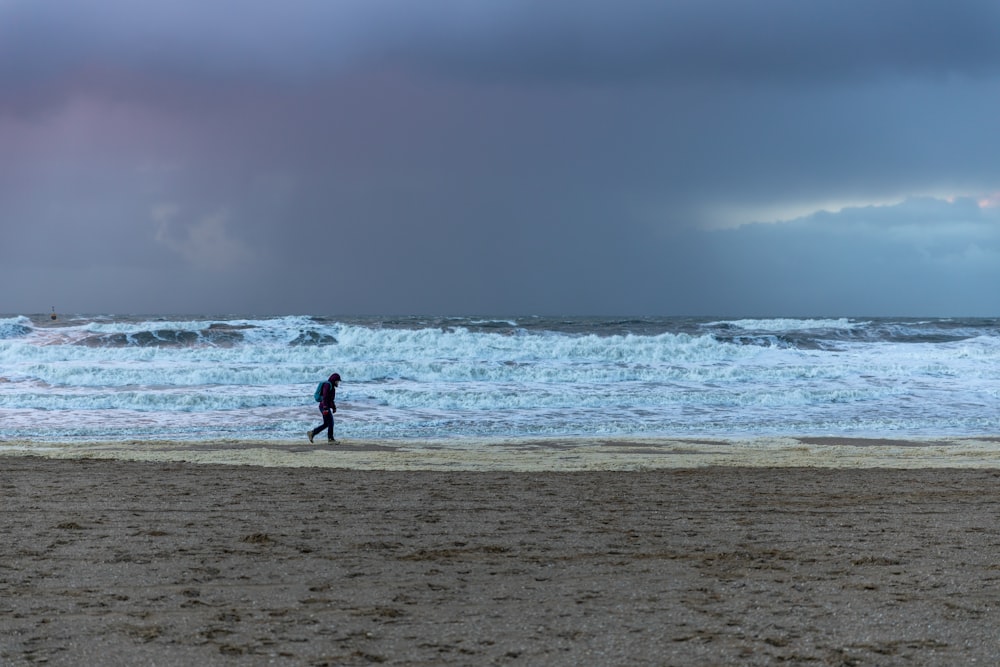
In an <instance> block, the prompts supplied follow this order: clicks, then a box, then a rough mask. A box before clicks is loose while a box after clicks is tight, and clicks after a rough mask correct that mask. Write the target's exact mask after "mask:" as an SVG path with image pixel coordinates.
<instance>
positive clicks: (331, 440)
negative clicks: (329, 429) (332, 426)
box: [326, 438, 337, 445]
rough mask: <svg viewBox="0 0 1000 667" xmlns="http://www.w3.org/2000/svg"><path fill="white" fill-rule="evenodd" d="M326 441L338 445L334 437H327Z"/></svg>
mask: <svg viewBox="0 0 1000 667" xmlns="http://www.w3.org/2000/svg"><path fill="white" fill-rule="evenodd" d="M326 441H327V443H329V444H331V445H336V444H337V440H334V439H333V438H327V439H326Z"/></svg>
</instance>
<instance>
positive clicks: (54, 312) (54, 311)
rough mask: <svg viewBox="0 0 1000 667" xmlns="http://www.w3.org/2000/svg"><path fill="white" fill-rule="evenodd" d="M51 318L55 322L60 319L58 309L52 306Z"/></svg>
mask: <svg viewBox="0 0 1000 667" xmlns="http://www.w3.org/2000/svg"><path fill="white" fill-rule="evenodd" d="M50 317H51V318H52V319H53V320H58V319H59V317H57V316H56V307H55V306H52V315H50Z"/></svg>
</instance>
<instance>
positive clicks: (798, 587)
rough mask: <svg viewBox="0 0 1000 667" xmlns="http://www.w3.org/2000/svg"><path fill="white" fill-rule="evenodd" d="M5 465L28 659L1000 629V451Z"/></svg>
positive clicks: (904, 660) (838, 651) (609, 653)
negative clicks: (861, 461) (508, 464)
mask: <svg viewBox="0 0 1000 667" xmlns="http://www.w3.org/2000/svg"><path fill="white" fill-rule="evenodd" d="M0 465H2V468H0V470H2V474H0V498H2V502H3V504H4V508H5V511H4V512H2V513H0V531H2V532H3V534H4V535H5V548H4V549H3V550H0V571H2V572H3V573H4V576H3V577H0V611H2V613H0V662H2V663H3V664H10V665H29V664H36V663H38V662H46V663H47V664H50V665H75V664H80V663H81V662H87V661H90V662H94V663H95V664H96V663H104V664H126V663H128V664H153V663H155V664H158V665H165V666H167V667H171V666H174V665H178V666H179V665H187V664H204V665H210V666H211V665H233V664H241V665H242V664H250V665H264V664H276V665H289V666H291V665H299V664H316V665H319V664H347V665H352V664H357V665H363V664H390V665H421V664H439V665H467V664H500V665H506V664H509V665H517V664H547V665H555V666H557V667H558V666H562V665H566V666H569V665H574V666H575V665H579V664H609V665H613V664H622V665H624V664H629V665H663V664H685V665H694V666H702V665H704V666H706V667H707V666H708V665H718V664H741V665H750V666H755V665H773V664H781V663H784V664H850V665H856V666H865V665H903V664H921V665H942V666H943V665H954V664H972V663H974V662H976V663H978V664H990V663H991V662H992V661H993V660H994V659H995V657H996V655H998V654H1000V636H998V635H997V633H996V631H995V629H996V627H998V623H1000V607H998V606H997V605H996V600H997V599H998V597H1000V568H998V566H997V564H996V544H997V542H998V539H1000V534H998V529H997V527H996V516H997V513H998V511H1000V495H998V491H997V489H998V485H1000V471H996V470H989V469H909V470H891V469H878V470H876V469H847V468H841V469H825V468H763V467H756V468H738V467H707V468H699V469H673V470H671V469H660V470H645V471H634V472H628V471H620V470H612V471H596V472H587V471H562V472H524V473H511V472H509V471H482V472H461V471H374V470H372V471H360V470H343V469H333V468H287V467H286V468H282V467H277V468H263V467H260V466H248V465H240V466H226V465H212V464H191V463H178V462H127V461H114V460H93V459H83V460H80V459H77V460H59V459H47V458H40V457H31V456H11V457H4V458H2V459H0Z"/></svg>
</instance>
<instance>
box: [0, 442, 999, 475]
mask: <svg viewBox="0 0 1000 667" xmlns="http://www.w3.org/2000/svg"><path fill="white" fill-rule="evenodd" d="M18 456H41V457H44V458H51V459H109V460H122V461H148V462H161V463H167V462H177V463H198V464H219V465H246V466H258V467H268V468H284V467H292V468H302V467H309V468H346V469H351V470H387V471H388V470H399V471H406V470H410V471H418V470H448V471H466V472H472V471H490V470H492V471H501V470H503V471H511V472H542V471H584V470H657V469H682V468H704V467H746V468H756V467H765V468H768V467H776V468H781V467H807V468H845V469H848V468H1000V436H997V435H981V436H968V437H950V436H949V437H925V438H890V437H853V436H846V437H842V436H785V437H756V438H745V439H739V438H638V437H620V438H602V437H572V438H517V439H515V438H507V439H496V438H494V439H479V440H473V439H451V440H447V439H442V440H420V441H410V440H407V441H398V440H378V441H376V440H357V439H350V438H346V439H342V440H340V441H339V442H338V443H337V444H335V445H328V444H326V443H315V444H311V443H308V442H306V441H305V438H303V439H302V440H301V441H300V440H294V441H280V440H274V441H269V440H253V439H247V440H233V439H229V440H213V441H184V440H138V439H123V440H114V441H111V440H105V441H59V442H38V441H26V440H22V441H12V440H8V441H2V440H0V459H3V458H4V457H18Z"/></svg>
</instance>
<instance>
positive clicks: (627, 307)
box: [0, 0, 1000, 314]
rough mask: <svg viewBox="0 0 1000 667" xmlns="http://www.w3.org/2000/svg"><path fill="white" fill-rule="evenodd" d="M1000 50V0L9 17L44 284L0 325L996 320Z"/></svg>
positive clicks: (43, 8) (15, 161)
mask: <svg viewBox="0 0 1000 667" xmlns="http://www.w3.org/2000/svg"><path fill="white" fill-rule="evenodd" d="M998 30H1000V9H998V5H997V4H996V3H994V2H955V3H947V4H945V3H939V2H919V1H905V2H904V1H902V0H888V1H885V2H853V1H837V2H832V1H831V2H801V1H791V0H787V1H784V0H782V1H779V0H762V1H760V2H743V1H742V0H740V1H737V0H725V1H715V2H687V1H685V2H651V1H650V2H645V1H630V2H623V3H607V2H591V1H589V0H576V1H573V2H570V1H569V0H555V1H553V2H528V1H527V0H516V1H511V2H461V1H458V2H452V1H447V2H446V1H444V0H428V1H426V2H419V3H414V2H408V1H403V0H364V1H361V0H358V1H344V2H326V1H321V0H314V1H309V0H298V1H293V2H287V3H272V2H247V1H245V0H240V1H236V0H220V1H217V2H210V3H194V2H187V1H177V2H153V3H135V2H130V1H126V0H90V1H79V2H68V3H58V4H53V3H44V2H28V1H14V0H6V1H5V0H0V152H2V157H0V235H2V238H0V273H2V274H3V275H2V276H0V277H2V278H3V279H4V280H8V279H11V280H19V281H22V282H24V283H25V284H31V283H33V282H37V283H38V287H37V289H34V290H31V291H26V292H23V293H19V295H21V296H23V298H21V300H20V301H17V302H16V304H17V305H9V306H3V305H2V304H0V310H8V309H11V308H13V309H25V308H30V305H27V304H29V303H31V302H33V300H38V299H41V298H44V300H45V301H46V302H47V301H48V300H49V297H48V296H47V295H48V294H50V293H52V292H53V291H57V290H58V291H60V292H61V293H62V294H63V295H64V296H65V298H66V299H67V300H69V299H72V300H73V302H75V303H80V304H82V305H80V306H78V307H77V308H78V309H99V310H115V309H128V310H136V309H145V310H157V309H161V308H162V309H168V308H169V309H173V310H204V309H213V310H219V309H224V310H248V311H249V310H259V311H269V312H290V311H299V312H301V311H313V312H316V311H320V310H322V311H327V312H328V311H340V312H385V311H411V312H412V311H428V312H429V311H435V312H458V311H462V312H470V311H477V312H483V311H493V312H498V311H507V312H523V311H533V312H632V313H636V312H644V313H649V312H660V313H671V312H688V313H704V312H712V313H718V312H721V311H728V312H741V313H750V312H754V311H756V312H765V311H768V312H779V311H783V312H788V311H789V310H795V311H797V312H803V311H809V312H811V313H817V312H822V311H824V309H827V310H829V309H835V310H837V311H839V312H850V311H851V310H852V309H868V310H870V309H874V310H878V309H879V308H881V307H883V306H884V307H886V308H888V310H887V311H886V312H891V311H892V308H891V306H892V305H893V304H897V303H904V302H905V303H906V309H907V310H908V311H909V312H918V311H919V312H921V313H922V314H926V313H927V311H926V309H927V308H931V310H936V309H938V308H939V307H943V306H947V305H948V303H949V302H948V300H947V299H946V298H944V297H941V296H940V295H942V294H944V293H945V292H942V289H940V288H938V287H935V285H945V284H946V285H948V286H949V289H956V286H961V287H962V288H963V289H964V290H965V291H964V294H968V298H967V299H966V301H964V302H963V306H964V307H965V308H966V309H967V310H969V311H973V310H976V311H977V312H985V311H987V310H989V309H990V308H994V307H995V306H996V305H997V304H996V299H995V297H993V296H992V292H989V291H988V289H987V287H986V283H988V282H989V281H988V280H987V279H989V278H992V277H995V276H994V275H993V274H992V273H990V270H988V269H987V268H984V267H985V266H986V265H985V263H984V261H983V258H988V257H992V256H993V253H994V252H995V250H996V246H995V243H994V242H993V241H992V240H990V239H991V237H990V235H989V234H985V236H984V232H983V230H984V229H992V228H990V227H989V225H990V224H993V225H995V224H996V222H995V220H994V219H992V218H988V220H992V222H989V221H987V222H984V221H983V220H980V219H977V220H978V222H975V224H973V222H971V221H970V220H972V219H971V218H970V217H969V215H967V213H968V212H967V211H961V210H959V207H958V203H956V204H947V203H946V202H945V203H942V200H941V199H940V197H944V196H949V195H951V196H958V197H959V199H957V200H955V201H956V202H964V203H965V205H967V206H969V205H972V204H970V202H972V201H973V199H974V198H975V197H978V196H985V195H989V193H993V192H996V191H997V190H1000V162H997V161H996V160H995V155H996V154H997V153H998V152H1000V128H998V124H997V123H996V120H995V119H996V118H997V115H998V113H1000V39H998V38H997V37H996V36H997V34H998ZM922 195H935V196H937V197H938V198H934V197H926V196H924V197H922V198H921V196H922ZM965 195H968V196H971V197H973V199H962V196H965ZM901 200H906V201H907V202H908V204H907V205H906V206H903V207H901V208H891V207H890V208H885V207H883V208H879V209H877V210H874V209H873V211H875V212H874V216H875V218H878V219H879V220H883V218H884V217H885V216H889V215H899V216H902V217H907V216H909V217H910V218H912V220H911V223H912V224H911V225H910V226H909V227H907V226H906V225H903V224H902V223H900V224H898V225H895V224H893V225H889V224H883V223H879V224H875V223H873V222H872V220H867V221H865V222H864V223H863V224H862V223H861V222H859V221H858V220H857V219H856V216H855V213H856V212H857V211H859V210H860V211H865V210H868V209H866V208H865V207H860V208H847V209H844V210H843V211H841V212H840V213H835V214H818V215H817V216H815V217H809V216H807V217H805V218H800V217H799V216H801V215H802V214H803V212H811V211H816V210H817V209H819V208H821V207H825V208H829V209H831V210H840V209H841V208H842V207H843V206H844V205H845V204H853V203H858V202H866V201H869V202H873V201H874V202H884V201H901ZM976 210H977V211H988V210H993V209H989V208H988V207H987V208H982V209H980V208H978V207H977V208H976ZM869 212H872V211H869ZM824 215H825V216H829V217H827V218H824V217H823V216H824ZM791 218H799V219H797V220H795V221H793V222H787V223H784V224H778V225H748V226H746V227H741V228H734V227H736V226H738V225H741V224H745V223H750V222H754V221H772V220H788V219H791ZM916 220H923V221H924V222H923V223H921V225H922V227H921V228H923V229H930V230H935V231H936V233H929V232H928V233H924V234H923V236H921V237H920V238H921V239H922V240H920V241H919V243H918V242H917V240H916V239H917V236H916V235H915V232H914V231H913V229H912V227H913V225H915V224H916V222H915V221H916ZM723 227H729V228H730V229H720V228H723ZM707 229H712V230H714V231H706V230H707ZM904 232H906V233H904ZM851 258H860V259H858V260H857V261H854V263H853V264H852V263H851V261H852V260H851ZM849 264H850V265H851V266H853V267H854V268H853V269H852V270H851V271H848V270H847V269H846V267H847V266H848V265H849ZM315 267H326V270H327V271H326V273H327V275H328V277H327V278H325V280H326V281H327V283H328V284H329V285H331V286H332V287H331V288H330V289H319V288H317V287H316V286H315V282H316V281H315V280H314V279H313V278H312V277H311V276H312V275H313V274H314V273H315V271H316V269H315ZM29 275H30V276H32V279H31V280H28V279H27V278H26V276H29ZM747 275H752V276H754V278H753V279H751V280H747V279H746V278H745V277H746V276H747ZM900 276H906V280H902V279H899V277H900ZM36 278H37V280H36ZM979 281H983V285H982V286H981V285H980V282H979ZM866 282H867V284H868V285H869V286H870V288H869V289H863V288H862V287H861V286H862V285H864V284H866ZM49 283H53V284H49ZM915 284H919V285H921V286H922V288H921V289H914V285H915ZM989 284H995V281H994V282H993V283H989ZM754 285H756V288H754ZM897 293H898V295H899V298H896V297H897ZM915 293H916V294H922V295H924V299H925V300H924V301H923V302H921V301H920V297H916V296H913V294H915ZM41 295H46V296H44V297H42V296H41ZM824 295H825V296H824ZM935 295H936V296H935ZM932 296H933V299H932V298H931V297H932ZM939 297H940V298H939ZM151 301H152V302H155V303H157V304H162V305H159V306H157V305H147V304H149V302H151ZM11 303H12V304H13V303H14V302H11ZM952 303H954V302H952ZM88 304H89V305H88ZM852 304H853V305H852ZM45 305H47V304H45ZM45 305H43V306H42V307H43V308H44V307H45Z"/></svg>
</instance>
